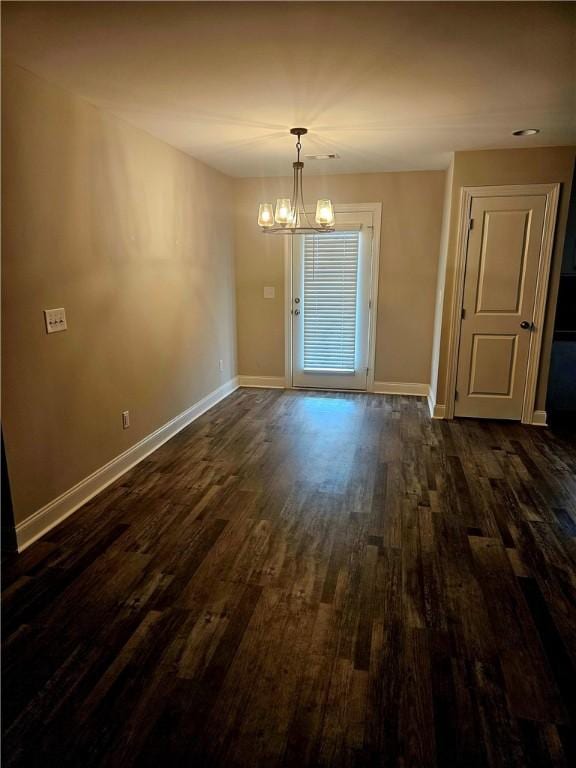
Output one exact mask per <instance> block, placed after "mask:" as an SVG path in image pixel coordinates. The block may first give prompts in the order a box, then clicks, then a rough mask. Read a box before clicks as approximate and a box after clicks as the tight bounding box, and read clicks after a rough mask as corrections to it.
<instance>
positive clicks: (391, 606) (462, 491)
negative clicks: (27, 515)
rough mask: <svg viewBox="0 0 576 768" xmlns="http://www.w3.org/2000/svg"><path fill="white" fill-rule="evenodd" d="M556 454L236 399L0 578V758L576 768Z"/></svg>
mask: <svg viewBox="0 0 576 768" xmlns="http://www.w3.org/2000/svg"><path fill="white" fill-rule="evenodd" d="M575 549H576V451H575V446H574V443H573V442H571V441H570V439H569V438H567V437H561V436H558V435H555V434H553V433H552V432H551V431H549V430H546V429H540V428H535V427H532V428H525V427H522V426H520V425H518V424H511V423H499V422H486V421H484V422H480V421H473V420H457V421H454V422H441V421H431V420H430V418H429V416H428V412H427V406H426V403H425V401H424V400H423V399H420V398H403V397H387V396H381V395H361V394H358V395H356V394H345V393H320V392H314V393H306V392H294V391H280V390H257V389H252V390H250V389H241V390H238V391H237V392H236V393H234V394H233V395H231V396H230V397H229V398H227V399H226V400H225V401H223V402H222V403H220V404H219V405H218V406H216V407H215V408H214V409H212V410H211V411H209V412H208V413H207V414H205V415H204V416H203V417H202V418H201V419H199V420H198V421H196V422H195V423H194V424H192V425H191V426H190V427H188V428H187V429H186V430H185V431H183V432H181V433H180V434H179V435H177V436H176V437H175V438H174V439H172V440H171V441H170V442H169V443H167V444H165V445H164V446H163V447H162V448H161V449H159V450H158V451H157V452H156V453H154V454H153V455H151V456H150V457H149V458H148V459H146V460H145V461H144V462H142V463H141V464H139V465H138V466H137V467H135V468H134V469H133V470H132V471H131V472H129V473H128V474H126V475H124V476H123V477H122V478H120V480H119V481H118V482H117V483H116V484H115V485H113V486H111V487H110V488H108V489H107V490H106V491H105V492H104V493H102V494H101V495H100V496H99V497H98V498H96V499H94V500H92V501H91V502H89V503H88V504H87V505H86V506H85V507H84V508H83V509H82V510H80V511H78V512H77V513H76V514H75V515H73V516H72V517H71V518H69V519H68V520H67V521H65V522H64V523H63V524H62V525H61V526H59V527H58V528H56V529H55V530H53V531H51V532H50V533H49V534H47V535H46V536H45V537H44V538H43V539H42V540H40V541H38V542H37V543H35V544H34V545H33V546H31V547H30V548H29V549H28V550H27V551H26V552H24V553H23V554H22V555H21V556H19V557H17V558H13V559H11V560H9V561H8V562H7V563H6V564H5V568H4V581H3V587H4V593H3V625H4V652H3V675H4V684H3V695H4V705H3V727H4V740H3V755H4V765H5V766H6V767H7V768H8V766H28V765H34V766H43V767H46V766H50V767H52V766H58V768H61V767H64V768H66V767H72V766H73V767H74V768H80V767H82V768H90V767H91V766H122V767H123V768H127V766H138V767H141V766H163V767H165V766H226V767H227V768H228V767H230V768H234V767H238V768H241V767H245V768H252V767H253V766H254V767H256V766H258V767H259V766H266V767H267V768H268V767H270V768H273V767H275V766H285V767H286V766H299V767H302V766H402V767H403V768H407V767H409V766H414V767H417V768H425V767H427V766H449V767H450V768H452V767H453V766H463V767H464V766H465V767H466V768H480V766H514V767H518V768H526V767H527V768H532V767H534V768H541V767H543V766H554V767H555V768H559V767H561V766H566V767H567V766H574V765H576V746H575V731H574V726H575V717H576V675H575V669H576V601H575V587H576V572H575V569H574V554H575Z"/></svg>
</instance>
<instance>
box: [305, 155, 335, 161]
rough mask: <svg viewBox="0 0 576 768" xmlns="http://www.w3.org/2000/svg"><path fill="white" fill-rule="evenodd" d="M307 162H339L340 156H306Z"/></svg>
mask: <svg viewBox="0 0 576 768" xmlns="http://www.w3.org/2000/svg"><path fill="white" fill-rule="evenodd" d="M305 157H306V159H307V160H338V159H339V157H340V155H336V154H334V153H331V154H329V155H305Z"/></svg>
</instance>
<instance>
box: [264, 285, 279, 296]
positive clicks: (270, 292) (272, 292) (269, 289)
mask: <svg viewBox="0 0 576 768" xmlns="http://www.w3.org/2000/svg"><path fill="white" fill-rule="evenodd" d="M264 298H265V299H275V298H276V288H274V286H264Z"/></svg>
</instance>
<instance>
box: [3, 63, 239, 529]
mask: <svg viewBox="0 0 576 768" xmlns="http://www.w3.org/2000/svg"><path fill="white" fill-rule="evenodd" d="M2 113H3V118H4V126H3V128H4V136H3V149H4V156H3V190H4V206H3V217H4V218H3V274H2V291H3V297H2V298H3V307H2V332H3V338H2V355H3V360H2V363H3V392H2V395H3V403H2V415H3V430H4V436H5V441H6V450H7V458H8V465H9V472H10V478H11V484H12V492H13V496H14V505H15V517H16V521H17V522H18V521H22V520H24V519H25V518H26V517H28V516H29V515H30V514H31V513H33V512H34V511H36V510H37V509H39V508H40V507H41V506H43V505H44V504H46V503H47V502H49V501H50V500H52V499H54V498H55V497H56V496H58V495H59V494H61V493H62V492H63V491H65V490H67V489H69V488H70V487H71V486H73V485H74V484H75V483H77V482H78V481H80V480H81V479H82V478H84V477H86V476H87V475H88V474H90V473H91V472H93V471H94V470H95V469H97V468H98V467H100V466H102V465H103V464H105V463H106V462H107V461H109V460H110V459H112V458H113V457H115V456H116V455H118V454H119V453H121V452H122V451H124V450H125V449H127V448H128V447H129V446H131V445H133V444H134V443H136V442H137V441H139V440H141V439H142V438H143V437H144V436H146V435H148V434H149V433H150V432H152V431H154V430H155V429H157V428H158V427H159V426H161V425H162V424H164V423H166V422H167V421H169V420H170V419H171V418H173V417H174V416H176V415H177V414H178V413H180V412H182V411H183V410H185V409H186V408H188V407H189V406H191V405H192V404H193V403H195V402H197V401H198V400H200V399H201V398H202V397H203V396H204V395H206V394H208V393H209V392H211V391H212V390H214V389H215V388H217V387H218V386H219V385H220V384H222V383H224V382H225V381H227V380H228V379H230V378H231V377H233V376H234V375H235V373H236V362H235V307H234V264H233V256H234V254H233V228H232V226H231V225H230V224H229V213H230V210H231V203H232V182H231V180H230V179H228V178H227V177H225V176H223V175H222V174H220V173H218V172H216V171H214V170H212V169H210V168H208V167H207V166H205V165H203V164H201V163H199V162H196V161H195V160H193V159H192V158H190V157H189V156H187V155H185V154H183V153H181V152H179V151H177V150H175V149H173V148H171V147H169V146H168V145H166V144H164V143H162V142H160V141H158V140H156V139H154V138H152V137H150V136H149V135H147V134H146V133H143V132H141V131H139V130H137V129H134V128H132V127H130V126H128V125H127V124H125V123H123V122H121V121H119V120H117V119H115V118H114V117H111V116H109V115H107V114H105V113H103V112H101V111H99V110H98V109H95V108H94V107H92V106H90V105H89V104H87V103H86V102H83V101H81V100H79V99H77V98H75V97H73V96H71V95H69V94H68V93H65V92H64V91H62V90H59V89H58V88H55V87H53V86H51V85H49V84H47V83H46V82H44V81H43V80H40V79H39V78H37V77H36V76H34V75H31V74H30V73H28V72H26V71H24V70H23V69H20V68H19V67H16V66H12V65H7V66H6V68H5V70H4V80H3V110H2ZM60 306H63V307H65V308H66V314H67V319H68V325H69V330H68V331H67V332H65V333H59V334H53V335H50V336H47V335H46V333H45V331H44V324H43V316H42V309H44V308H50V307H60ZM220 359H222V360H223V361H224V371H223V372H222V373H221V372H220V371H219V360H220ZM125 409H129V410H130V415H131V421H132V425H131V427H130V429H129V430H126V431H123V430H122V426H121V411H123V410H125Z"/></svg>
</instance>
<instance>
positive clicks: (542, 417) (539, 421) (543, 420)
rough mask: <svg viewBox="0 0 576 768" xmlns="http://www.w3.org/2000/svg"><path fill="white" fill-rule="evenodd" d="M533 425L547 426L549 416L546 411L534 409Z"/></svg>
mask: <svg viewBox="0 0 576 768" xmlns="http://www.w3.org/2000/svg"><path fill="white" fill-rule="evenodd" d="M532 425H533V426H535V427H547V426H548V416H547V414H546V411H534V413H533V414H532Z"/></svg>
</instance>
